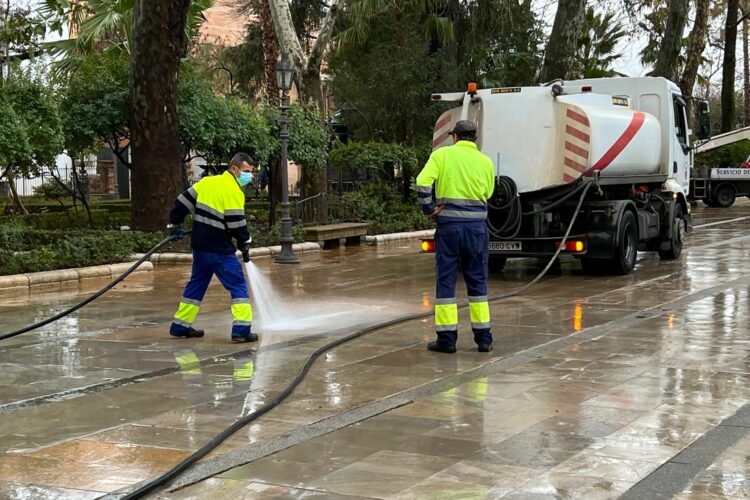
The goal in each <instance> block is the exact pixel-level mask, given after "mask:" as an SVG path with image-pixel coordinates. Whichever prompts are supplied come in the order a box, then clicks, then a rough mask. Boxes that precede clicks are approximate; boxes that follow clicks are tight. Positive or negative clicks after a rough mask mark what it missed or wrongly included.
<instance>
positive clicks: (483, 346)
mask: <svg viewBox="0 0 750 500" xmlns="http://www.w3.org/2000/svg"><path fill="white" fill-rule="evenodd" d="M492 349H494V347H492V344H479V345H478V346H477V351H479V352H490V351H491V350H492Z"/></svg>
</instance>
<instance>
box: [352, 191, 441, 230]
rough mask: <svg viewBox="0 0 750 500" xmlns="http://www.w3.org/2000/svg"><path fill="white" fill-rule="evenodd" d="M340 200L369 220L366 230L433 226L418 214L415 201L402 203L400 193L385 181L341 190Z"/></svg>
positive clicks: (416, 228) (417, 228)
mask: <svg viewBox="0 0 750 500" xmlns="http://www.w3.org/2000/svg"><path fill="white" fill-rule="evenodd" d="M342 198H343V202H344V203H346V204H348V205H350V206H351V207H352V209H353V211H354V213H357V214H360V215H361V219H362V220H364V221H367V222H369V223H370V227H369V228H368V233H369V234H383V233H398V232H403V231H417V230H420V229H430V228H433V227H435V225H434V223H433V222H432V221H431V220H429V219H428V218H427V217H425V216H424V215H423V214H422V211H421V210H420V209H419V207H418V205H417V203H416V201H415V202H414V203H402V202H401V199H400V194H399V193H398V192H397V191H396V189H395V188H394V187H393V186H392V185H389V184H379V183H371V184H365V185H363V186H361V187H360V189H358V190H357V191H353V192H351V193H345V194H344V195H343V197H342Z"/></svg>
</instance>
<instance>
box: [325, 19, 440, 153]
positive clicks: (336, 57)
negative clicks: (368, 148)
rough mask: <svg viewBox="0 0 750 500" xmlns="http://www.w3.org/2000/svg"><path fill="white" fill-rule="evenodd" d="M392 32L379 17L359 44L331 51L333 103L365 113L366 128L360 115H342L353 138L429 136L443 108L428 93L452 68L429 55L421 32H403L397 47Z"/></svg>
mask: <svg viewBox="0 0 750 500" xmlns="http://www.w3.org/2000/svg"><path fill="white" fill-rule="evenodd" d="M395 36H396V33H395V28H394V26H393V25H392V24H390V23H387V22H385V21H381V22H379V23H378V24H376V26H375V27H374V29H373V30H372V31H371V34H370V37H369V38H368V40H367V41H365V42H364V43H362V44H357V45H353V44H352V45H345V46H342V47H340V49H339V50H338V51H337V52H335V53H333V54H331V56H330V58H329V66H330V71H331V77H332V81H331V86H332V89H333V93H334V95H335V96H336V99H337V102H340V103H349V104H351V105H353V106H354V107H356V108H357V109H358V110H359V113H361V114H362V115H364V116H365V117H367V123H369V125H368V126H367V127H365V125H366V124H367V123H363V121H362V119H361V117H360V116H359V114H344V115H343V116H342V119H343V121H344V122H345V123H346V124H347V125H348V126H349V127H350V129H351V130H352V132H353V133H354V135H355V136H356V137H360V138H367V139H368V140H375V141H383V142H402V143H407V144H414V143H416V142H419V141H421V140H425V139H426V138H427V137H430V136H431V134H432V126H433V124H434V123H435V120H436V119H437V117H438V116H439V115H440V113H441V112H442V111H443V110H444V109H445V108H444V107H443V106H440V105H435V104H433V103H432V102H431V101H430V99H429V96H430V94H431V93H433V92H436V91H438V90H437V89H445V88H446V87H445V85H447V84H444V83H443V82H445V76H446V75H450V74H451V69H450V68H449V67H447V65H446V63H445V61H444V55H443V53H442V52H440V51H437V52H433V53H431V52H430V48H429V44H427V43H425V42H424V40H423V39H422V37H421V35H420V34H418V33H415V32H411V31H407V32H404V33H402V34H401V37H402V41H401V43H399V44H398V45H395V44H394V43H393V40H394V38H395ZM452 87H453V85H451V86H450V87H449V88H452Z"/></svg>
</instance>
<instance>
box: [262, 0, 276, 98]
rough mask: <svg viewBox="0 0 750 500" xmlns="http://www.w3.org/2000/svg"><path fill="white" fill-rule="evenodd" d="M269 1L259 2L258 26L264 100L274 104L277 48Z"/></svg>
mask: <svg viewBox="0 0 750 500" xmlns="http://www.w3.org/2000/svg"><path fill="white" fill-rule="evenodd" d="M268 2H269V0H261V2H260V23H261V24H260V26H261V30H262V32H263V66H264V68H265V71H264V72H265V77H266V98H267V99H268V103H269V104H272V105H273V104H276V100H277V99H278V98H279V86H278V85H276V60H277V59H278V58H279V47H278V44H277V43H276V33H275V32H274V30H273V18H272V17H271V6H270V5H269V3H268Z"/></svg>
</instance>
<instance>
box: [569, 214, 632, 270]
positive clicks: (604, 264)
mask: <svg viewBox="0 0 750 500" xmlns="http://www.w3.org/2000/svg"><path fill="white" fill-rule="evenodd" d="M637 256H638V228H637V227H636V222H635V215H633V212H631V211H626V212H624V213H623V214H622V217H621V218H620V223H619V224H618V226H617V246H616V247H615V254H614V255H613V256H612V258H610V259H587V258H585V257H583V258H581V266H582V267H583V270H584V271H585V272H586V273H590V274H619V275H626V274H630V272H631V271H632V270H633V269H634V268H635V259H636V257H637Z"/></svg>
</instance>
